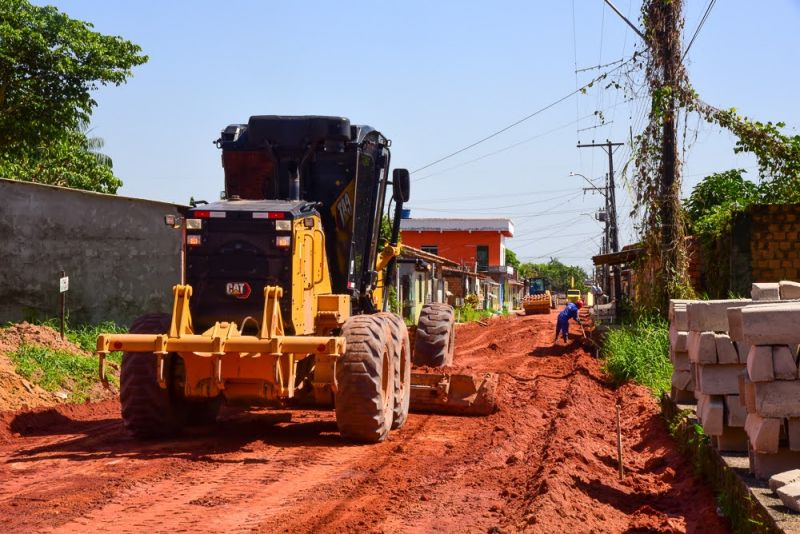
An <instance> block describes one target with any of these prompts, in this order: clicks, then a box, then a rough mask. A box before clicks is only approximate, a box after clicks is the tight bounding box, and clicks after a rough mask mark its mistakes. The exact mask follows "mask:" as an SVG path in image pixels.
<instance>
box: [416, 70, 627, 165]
mask: <svg viewBox="0 0 800 534" xmlns="http://www.w3.org/2000/svg"><path fill="white" fill-rule="evenodd" d="M632 59H633V58H628V59H627V60H626V61H625V63H621V64H620V65H617V66H616V67H614V68H613V69H611V70H609V71H606V72H604V73H602V74H600V75H599V76H596V77H595V78H593V79H592V80H591V81H590V82H589V83H587V84H584V85H583V86H582V87H580V88H578V89H575V90H574V91H570V93H569V94H566V95H564V96H562V97H561V98H559V99H557V100H555V101H553V102H551V103H549V104H547V105H546V106H544V107H542V108H539V109H537V110H536V111H534V112H532V113H529V114H528V115H525V116H524V117H522V118H520V119H517V120H515V121H514V122H512V123H511V124H508V125H506V126H504V127H502V128H500V129H499V130H496V131H494V132H492V133H491V134H489V135H487V136H485V137H482V138H481V139H479V140H477V141H475V142H473V143H470V144H469V145H467V146H465V147H462V148H459V149H458V150H456V151H454V152H451V153H450V154H447V155H446V156H443V157H441V158H438V159H436V160H434V161H432V162H430V163H427V164H425V165H423V166H422V167H419V168H417V169H415V170H413V171H411V174H415V173H417V172H419V171H421V170H424V169H427V168H429V167H433V166H434V165H436V164H438V163H441V162H443V161H445V160H448V159H450V158H452V157H453V156H457V155H458V154H461V153H462V152H465V151H467V150H469V149H471V148H474V147H476V146H478V145H480V144H481V143H484V142H486V141H488V140H489V139H492V138H494V137H497V136H498V135H500V134H502V133H504V132H507V131H508V130H510V129H512V128H514V127H515V126H518V125H520V124H522V123H523V122H525V121H528V120H530V119H532V118H533V117H536V116H537V115H540V114H541V113H544V112H545V111H547V110H548V109H550V108H553V107H555V106H557V105H558V104H561V103H562V102H564V101H566V100H568V99H569V98H570V97H571V96H573V95H574V94H577V93H579V92H580V91H581V90H583V89H586V88H589V87H591V86H593V85H594V84H595V83H596V82H599V81H600V80H602V79H604V78H605V77H607V76H608V75H609V74H610V73H612V72H614V71H616V70H618V69H620V68H622V67H623V66H624V65H625V64H627V63H628V62H630V61H631V60H632Z"/></svg>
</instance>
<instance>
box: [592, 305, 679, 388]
mask: <svg viewBox="0 0 800 534" xmlns="http://www.w3.org/2000/svg"><path fill="white" fill-rule="evenodd" d="M668 328H669V327H668V325H667V322H666V321H664V320H663V319H661V318H639V319H638V320H636V322H634V323H633V324H630V325H624V326H620V327H617V328H613V329H612V330H610V331H609V332H608V334H607V335H606V338H605V340H604V342H603V349H602V355H603V357H604V359H605V364H604V368H605V371H606V372H607V373H608V374H609V375H610V376H611V377H612V378H613V379H614V380H615V381H616V382H617V383H622V382H626V381H629V380H630V381H634V382H638V383H639V384H642V385H644V386H647V387H648V388H650V390H651V391H652V392H653V393H654V394H656V395H660V394H661V393H664V392H665V391H667V390H669V389H670V386H671V383H672V363H671V362H670V361H669V330H668Z"/></svg>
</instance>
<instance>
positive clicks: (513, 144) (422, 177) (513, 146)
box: [414, 97, 644, 183]
mask: <svg viewBox="0 0 800 534" xmlns="http://www.w3.org/2000/svg"><path fill="white" fill-rule="evenodd" d="M640 98H644V97H640ZM619 105H621V104H619ZM610 110H611V108H606V109H604V110H603V111H610ZM594 116H595V114H594V113H591V114H589V115H584V116H583V117H580V118H579V119H577V120H574V121H571V122H568V123H565V124H562V125H561V126H557V127H555V128H553V129H551V130H547V131H546V132H542V133H539V134H536V135H534V136H532V137H528V138H526V139H523V140H521V141H517V142H515V143H512V144H510V145H506V146H504V147H502V148H499V149H497V150H494V151H492V152H487V153H486V154H483V155H481V156H478V157H477V158H473V159H470V160H467V161H463V162H461V163H458V164H456V165H453V166H452V167H447V168H445V169H442V170H440V171H435V172H432V173H430V174H426V175H424V176H420V177H419V178H414V182H415V183H419V182H421V181H423V180H427V179H428V178H432V177H434V176H439V175H440V174H445V173H448V172H450V171H454V170H456V169H460V168H461V167H464V166H466V165H470V164H472V163H476V162H478V161H481V160H483V159H486V158H488V157H491V156H496V155H497V154H501V153H503V152H506V151H508V150H511V149H512V148H516V147H518V146H521V145H524V144H526V143H529V142H531V141H534V140H536V139H539V138H541V137H545V136H547V135H550V134H551V133H554V132H557V131H559V130H563V129H564V128H567V127H569V126H572V125H573V124H576V123H579V122H580V121H582V120H584V119H588V118H591V117H594Z"/></svg>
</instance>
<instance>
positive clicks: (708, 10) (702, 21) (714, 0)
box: [681, 0, 717, 62]
mask: <svg viewBox="0 0 800 534" xmlns="http://www.w3.org/2000/svg"><path fill="white" fill-rule="evenodd" d="M716 3H717V0H709V2H708V6H707V7H706V12H705V13H703V18H701V19H700V22H699V23H698V24H697V29H696V30H695V31H694V35H692V38H691V39H690V40H689V44H688V45H686V50H684V51H683V55H682V56H681V62H683V60H684V59H685V58H686V54H688V53H689V49H690V48H691V47H692V44H694V40H695V39H697V35H698V34H699V33H700V30H702V29H703V25H704V24H705V23H706V19H708V15H709V14H710V13H711V9H713V7H714V4H716Z"/></svg>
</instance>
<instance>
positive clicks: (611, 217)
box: [577, 139, 625, 318]
mask: <svg viewBox="0 0 800 534" xmlns="http://www.w3.org/2000/svg"><path fill="white" fill-rule="evenodd" d="M624 144H625V143H612V142H611V141H609V140H608V139H606V142H605V143H588V144H581V143H578V145H577V146H578V148H602V149H603V150H604V151H605V152H606V153H607V154H608V175H607V176H606V187H605V189H606V191H605V194H604V195H603V196H604V197H605V200H606V242H607V246H608V248H610V249H611V252H619V230H618V227H617V199H616V185H615V184H614V150H616V148H617V147H620V146H622V145H624ZM609 268H610V266H606V269H604V270H605V272H606V275H608V269H609ZM608 285H609V284H608V283H606V287H608ZM621 293H622V281H621V280H620V272H619V267H615V268H614V302H615V305H614V308H615V313H614V315H615V317H617V318H619V317H620V311H621V308H620V304H621V303H622V302H621V299H620V297H621V296H622V295H621Z"/></svg>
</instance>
